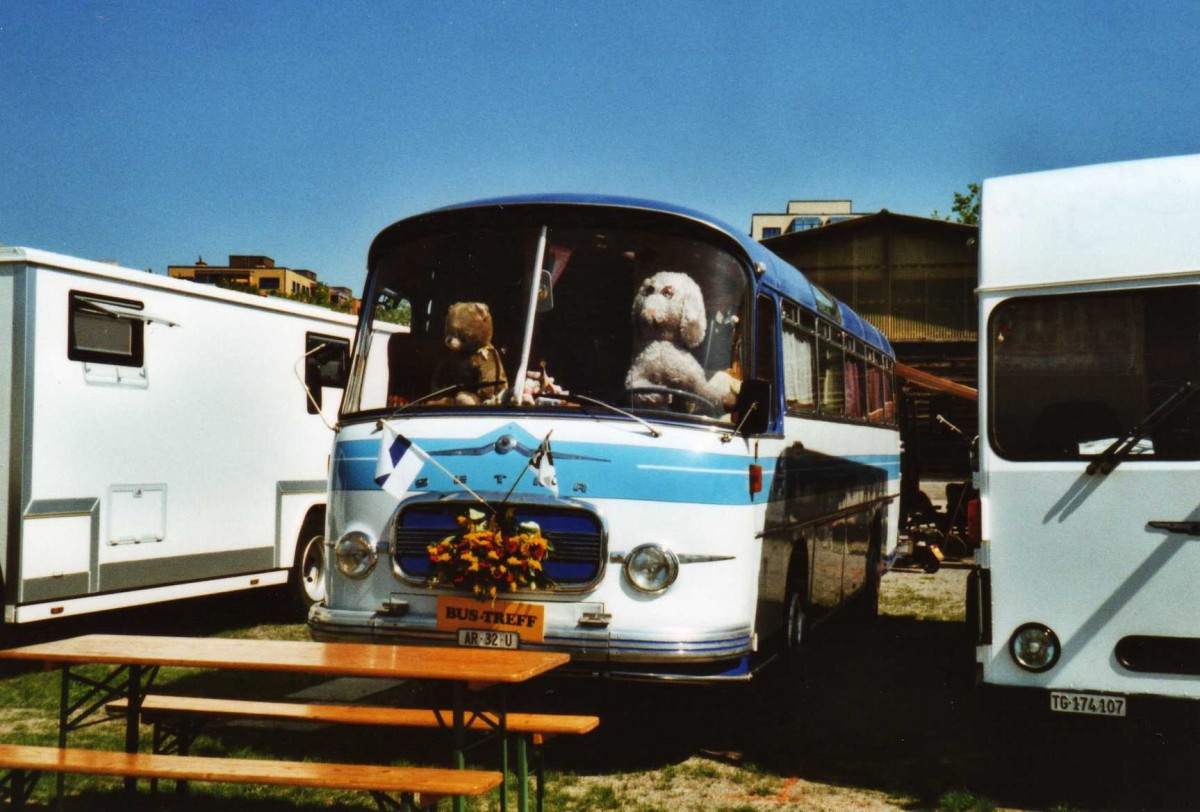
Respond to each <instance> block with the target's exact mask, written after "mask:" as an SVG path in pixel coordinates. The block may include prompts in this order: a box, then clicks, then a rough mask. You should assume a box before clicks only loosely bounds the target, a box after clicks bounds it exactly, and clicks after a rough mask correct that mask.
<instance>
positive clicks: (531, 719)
mask: <svg viewBox="0 0 1200 812" xmlns="http://www.w3.org/2000/svg"><path fill="white" fill-rule="evenodd" d="M107 708H108V711H109V713H112V714H114V715H121V716H123V715H125V713H126V712H127V711H128V708H129V703H128V700H124V699H119V700H115V701H113V702H109V703H108V706H107ZM142 717H143V718H144V719H146V721H148V722H153V723H154V724H155V728H156V733H155V736H154V740H155V742H156V749H157V748H158V744H157V743H158V742H159V741H160V740H162V737H161V736H160V734H159V733H158V732H157V729H158V724H159V722H160V721H161V720H164V719H168V720H169V719H177V718H189V717H190V718H200V719H270V720H278V721H290V722H315V723H322V724H350V725H372V726H394V727H417V728H449V726H450V721H449V720H450V719H451V712H450V711H448V710H440V711H439V710H431V709H426V708H395V707H386V706H376V705H334V704H300V703H293V702H257V701H251V700H244V699H210V698H206V697H194V696H169V695H165V694H150V695H148V696H146V697H145V698H144V699H143V700H142ZM466 723H467V728H468V729H469V730H485V731H489V730H495V729H496V727H497V720H496V718H495V717H494V716H491V715H485V714H470V713H468V714H467V719H466ZM599 724H600V719H599V718H598V717H595V716H571V715H561V714H548V713H508V714H506V717H505V727H506V730H507V731H508V732H509V733H513V734H517V736H518V738H517V781H518V783H517V792H518V794H519V796H520V797H521V798H522V799H523V798H524V792H525V787H526V786H527V782H528V778H529V766H528V765H529V760H528V756H527V754H526V748H525V743H526V741H527V740H528V741H529V742H530V743H531V744H532V745H533V747H534V759H535V762H534V763H535V770H534V774H535V779H536V787H537V808H538V809H541V808H542V805H543V802H544V798H545V773H544V769H543V762H542V752H541V748H542V745H543V744H544V743H545V741H546V739H548V738H550V737H551V736H560V735H581V734H584V733H588V732H590V731H592V730H595V728H596V726H597V725H599ZM189 732H194V731H176V733H177V737H178V741H179V742H180V743H181V748H182V752H186V749H187V741H188V735H187V734H188V733H189ZM521 808H525V804H524V803H522V804H521Z"/></svg>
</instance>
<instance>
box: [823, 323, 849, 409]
mask: <svg viewBox="0 0 1200 812" xmlns="http://www.w3.org/2000/svg"><path fill="white" fill-rule="evenodd" d="M845 412H846V389H845V367H844V364H843V360H842V348H841V347H835V346H834V345H833V344H831V343H830V342H828V341H824V340H822V341H821V413H822V414H824V415H829V416H831V417H840V416H841V415H843V414H845Z"/></svg>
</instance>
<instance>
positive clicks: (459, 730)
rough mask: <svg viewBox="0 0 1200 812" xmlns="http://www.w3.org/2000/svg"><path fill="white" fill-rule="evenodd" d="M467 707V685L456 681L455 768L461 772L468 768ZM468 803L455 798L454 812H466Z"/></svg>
mask: <svg viewBox="0 0 1200 812" xmlns="http://www.w3.org/2000/svg"><path fill="white" fill-rule="evenodd" d="M466 706H467V684H466V683H465V682H461V681H458V680H455V682H454V756H453V758H454V767H455V769H458V770H461V769H463V768H464V767H466V766H467V759H466V752H465V751H466V735H467V731H466V727H467V720H466ZM466 808H467V807H466V801H465V800H464V799H463V797H462V796H461V795H455V796H454V812H465V810H466Z"/></svg>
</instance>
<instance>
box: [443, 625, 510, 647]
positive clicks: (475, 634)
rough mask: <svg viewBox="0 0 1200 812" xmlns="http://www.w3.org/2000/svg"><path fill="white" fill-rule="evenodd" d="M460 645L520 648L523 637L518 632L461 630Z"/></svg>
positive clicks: (459, 634) (459, 632)
mask: <svg viewBox="0 0 1200 812" xmlns="http://www.w3.org/2000/svg"><path fill="white" fill-rule="evenodd" d="M458 644H459V645H460V646H473V647H475V648H520V647H521V637H520V635H518V634H517V633H516V632H493V631H486V630H483V629H459V630H458Z"/></svg>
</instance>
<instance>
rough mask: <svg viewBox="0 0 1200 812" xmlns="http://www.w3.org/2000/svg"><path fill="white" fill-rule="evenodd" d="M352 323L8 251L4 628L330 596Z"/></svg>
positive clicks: (0, 445)
mask: <svg viewBox="0 0 1200 812" xmlns="http://www.w3.org/2000/svg"><path fill="white" fill-rule="evenodd" d="M353 325H354V319H353V318H352V317H350V316H347V315H343V314H339V313H334V312H333V311H330V310H326V309H324V308H319V307H314V306H311V305H303V304H298V303H296V302H291V301H285V300H282V299H274V298H265V297H259V296H253V295H250V294H246V293H240V292H236V291H229V290H223V289H219V288H216V287H213V286H211V285H199V284H195V283H192V282H187V281H182V280H176V279H169V278H165V277H162V276H155V275H154V274H151V273H147V272H141V271H134V270H129V269H126V268H119V267H116V266H114V265H109V264H105V263H99V262H91V261H87V260H82V259H77V258H74V257H68V256H62V255H59V254H53V253H48V252H45V251H38V250H32V249H26V248H0V426H2V427H3V431H0V489H2V491H3V493H4V494H5V498H4V499H3V500H0V528H2V531H3V535H0V543H2V544H3V552H2V555H0V567H2V574H3V592H4V622H5V623H10V624H11V623H28V622H31V621H40V620H45V619H48V618H53V617H58V616H65V615H75V614H80V613H84V612H94V611H100V610H106V609H115V608H120V607H128V606H135V605H140V604H146V603H151V602H156V601H165V600H174V599H178V598H186V597H194V596H198V595H210V594H215V593H221V592H230V591H233V590H240V589H249V588H254V587H266V586H272V585H282V584H285V583H287V582H289V580H290V582H291V585H292V589H293V597H294V599H295V600H296V601H297V602H298V603H299V604H301V605H302V606H307V605H308V604H311V603H313V602H315V601H317V600H319V599H320V598H321V597H322V595H323V589H324V577H323V569H324V564H323V562H324V558H323V556H324V548H323V543H322V536H323V530H324V521H325V518H324V513H325V490H326V483H327V469H328V460H329V453H330V449H331V447H332V438H333V435H332V432H331V431H330V428H329V427H328V426H327V425H326V422H324V421H326V420H328V419H329V415H332V414H334V413H336V410H337V405H338V401H339V400H340V398H341V394H342V392H341V388H342V386H343V382H344V377H345V371H346V368H347V367H346V359H347V358H348V354H349V349H350V342H351V338H352V332H353Z"/></svg>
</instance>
